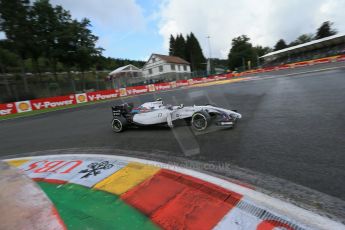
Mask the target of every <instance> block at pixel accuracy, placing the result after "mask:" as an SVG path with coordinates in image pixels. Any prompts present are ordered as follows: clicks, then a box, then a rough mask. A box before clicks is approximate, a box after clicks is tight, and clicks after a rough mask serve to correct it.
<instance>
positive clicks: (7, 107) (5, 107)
mask: <svg viewBox="0 0 345 230" xmlns="http://www.w3.org/2000/svg"><path fill="white" fill-rule="evenodd" d="M15 113H17V111H16V107H15V106H14V103H6V104H0V116H5V115H9V114H15Z"/></svg>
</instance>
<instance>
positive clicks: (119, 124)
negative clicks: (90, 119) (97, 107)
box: [111, 117, 127, 133]
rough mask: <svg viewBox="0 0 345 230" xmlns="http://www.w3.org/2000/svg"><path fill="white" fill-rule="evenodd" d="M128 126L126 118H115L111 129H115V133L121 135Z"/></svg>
mask: <svg viewBox="0 0 345 230" xmlns="http://www.w3.org/2000/svg"><path fill="white" fill-rule="evenodd" d="M126 125H127V121H126V119H125V118H123V117H115V118H114V119H113V120H112V121H111V127H112V128H113V131H114V132H115V133H120V132H122V131H123V130H124V128H125V127H126Z"/></svg>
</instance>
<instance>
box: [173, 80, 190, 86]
mask: <svg viewBox="0 0 345 230" xmlns="http://www.w3.org/2000/svg"><path fill="white" fill-rule="evenodd" d="M176 86H177V87H180V86H188V80H178V81H176Z"/></svg>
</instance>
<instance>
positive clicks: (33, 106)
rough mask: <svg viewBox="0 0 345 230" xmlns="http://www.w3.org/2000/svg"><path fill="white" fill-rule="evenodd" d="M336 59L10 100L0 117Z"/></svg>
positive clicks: (336, 59)
mask: <svg viewBox="0 0 345 230" xmlns="http://www.w3.org/2000/svg"><path fill="white" fill-rule="evenodd" d="M339 61H345V55H338V56H332V57H326V58H320V59H315V60H310V61H303V62H297V63H292V64H285V65H279V66H272V67H266V68H261V69H255V70H249V71H245V72H242V73H237V74H231V73H227V74H221V75H214V76H208V77H203V78H193V79H189V80H178V81H172V82H164V83H157V84H150V85H140V86H134V87H127V88H120V89H109V90H102V91H96V92H88V93H80V94H70V95H65V96H57V97H49V98H40V99H34V100H27V101H18V102H11V103H5V104H0V116H6V115H10V114H16V113H25V112H30V111H34V110H41V109H49V108H56V107H61V106H67V105H75V104H81V103H86V102H94V101H100V100H108V99H114V98H118V97H124V96H131V95H138V94H144V93H149V92H155V91H161V90H168V89H173V88H177V87H183V86H189V85H195V84H201V83H206V82H212V81H218V80H224V79H228V78H232V77H239V76H245V75H248V74H254V73H263V72H271V71H276V70H284V69H290V68H297V67H302V66H308V65H314V64H320V63H329V62H339Z"/></svg>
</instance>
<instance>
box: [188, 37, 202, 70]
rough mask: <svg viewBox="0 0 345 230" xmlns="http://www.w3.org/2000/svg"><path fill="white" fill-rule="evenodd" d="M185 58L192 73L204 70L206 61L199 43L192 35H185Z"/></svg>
mask: <svg viewBox="0 0 345 230" xmlns="http://www.w3.org/2000/svg"><path fill="white" fill-rule="evenodd" d="M185 57H186V60H187V61H188V62H189V63H190V64H191V68H192V70H193V71H194V70H195V71H198V70H205V67H206V66H205V62H206V59H205V57H204V54H203V53H202V49H201V47H200V44H199V41H198V39H197V38H196V37H195V36H194V34H193V33H190V34H188V35H187V41H186V48H185Z"/></svg>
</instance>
